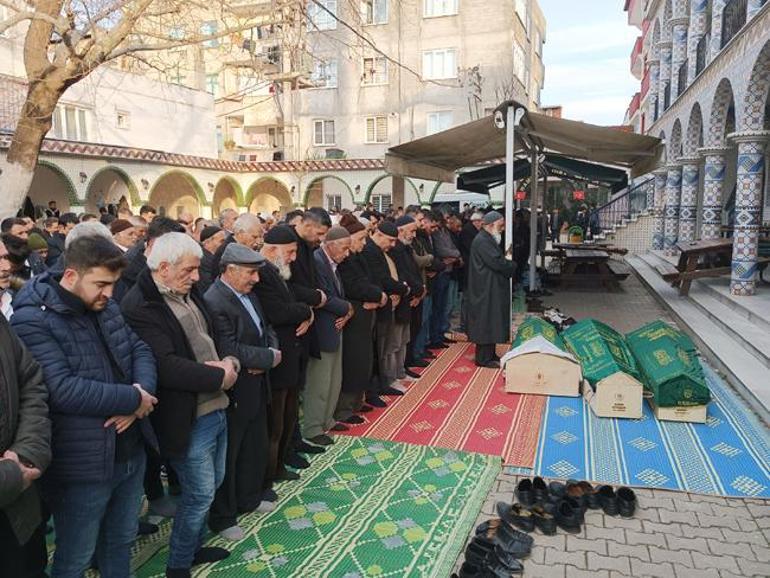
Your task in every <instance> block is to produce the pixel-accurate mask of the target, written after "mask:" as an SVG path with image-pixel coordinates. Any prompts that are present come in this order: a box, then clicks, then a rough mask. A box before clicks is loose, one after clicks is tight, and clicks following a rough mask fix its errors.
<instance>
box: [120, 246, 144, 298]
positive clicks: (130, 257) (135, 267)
mask: <svg viewBox="0 0 770 578" xmlns="http://www.w3.org/2000/svg"><path fill="white" fill-rule="evenodd" d="M145 247H146V245H145V244H144V242H142V243H137V244H136V245H134V246H133V247H131V248H130V249H129V250H128V251H126V254H125V257H126V261H128V265H127V266H126V268H125V269H123V272H122V273H121V274H120V279H118V282H117V283H115V289H114V290H113V292H112V298H113V299H114V300H115V301H117V302H118V303H120V302H121V301H122V300H123V297H125V296H126V293H128V292H129V291H130V290H131V287H133V286H134V284H135V283H136V279H137V277H139V275H140V274H141V273H142V271H146V270H147V257H145V256H144V250H145Z"/></svg>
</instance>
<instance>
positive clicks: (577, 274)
mask: <svg viewBox="0 0 770 578" xmlns="http://www.w3.org/2000/svg"><path fill="white" fill-rule="evenodd" d="M609 260H610V254H609V253H608V252H607V251H602V250H600V249H565V250H564V263H563V265H562V268H561V275H560V276H559V279H560V280H561V282H562V283H564V284H569V283H575V284H580V285H583V286H596V285H597V284H598V285H600V286H602V287H604V288H605V289H607V290H610V291H612V290H616V289H619V287H620V285H619V284H618V275H616V274H615V273H614V272H613V271H612V269H611V268H610V265H609Z"/></svg>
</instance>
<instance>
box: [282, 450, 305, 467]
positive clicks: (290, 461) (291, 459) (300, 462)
mask: <svg viewBox="0 0 770 578" xmlns="http://www.w3.org/2000/svg"><path fill="white" fill-rule="evenodd" d="M284 463H285V464H286V465H287V466H291V467H292V468H295V469H297V470H304V469H306V468H309V467H310V462H309V461H307V460H306V459H305V458H303V457H302V456H301V455H299V454H291V455H289V456H287V457H286V459H285V460H284Z"/></svg>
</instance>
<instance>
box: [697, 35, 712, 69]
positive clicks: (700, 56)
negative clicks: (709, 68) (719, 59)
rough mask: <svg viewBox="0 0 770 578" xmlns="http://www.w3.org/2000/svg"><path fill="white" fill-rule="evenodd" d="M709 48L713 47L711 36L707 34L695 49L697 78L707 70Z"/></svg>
mask: <svg viewBox="0 0 770 578" xmlns="http://www.w3.org/2000/svg"><path fill="white" fill-rule="evenodd" d="M709 46H711V34H706V35H705V36H704V37H703V38H701V39H700V40H699V41H698V45H697V46H696V47H695V76H696V77H697V76H698V75H699V74H700V73H701V72H703V69H704V68H706V59H707V58H708V53H709Z"/></svg>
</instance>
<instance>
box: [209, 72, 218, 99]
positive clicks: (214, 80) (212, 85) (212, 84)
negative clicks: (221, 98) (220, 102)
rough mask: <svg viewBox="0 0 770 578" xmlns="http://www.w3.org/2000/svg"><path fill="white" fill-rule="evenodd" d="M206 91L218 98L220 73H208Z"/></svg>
mask: <svg viewBox="0 0 770 578" xmlns="http://www.w3.org/2000/svg"><path fill="white" fill-rule="evenodd" d="M206 92H208V93H209V94H210V95H212V96H214V98H216V96H217V92H219V75H218V74H207V75H206Z"/></svg>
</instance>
